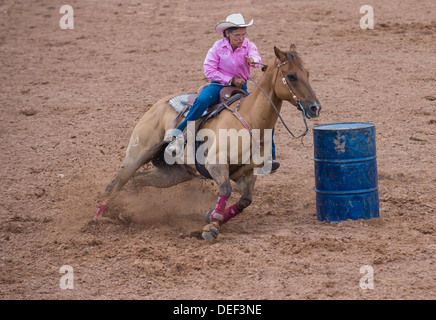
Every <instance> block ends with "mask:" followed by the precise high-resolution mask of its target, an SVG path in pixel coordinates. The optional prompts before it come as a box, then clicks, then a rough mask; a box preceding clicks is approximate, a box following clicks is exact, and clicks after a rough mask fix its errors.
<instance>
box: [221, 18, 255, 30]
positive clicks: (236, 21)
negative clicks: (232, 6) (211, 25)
mask: <svg viewBox="0 0 436 320" xmlns="http://www.w3.org/2000/svg"><path fill="white" fill-rule="evenodd" d="M253 21H254V19H251V21H250V22H249V23H248V24H246V23H245V20H244V17H243V16H242V14H240V13H235V14H231V15H229V16H228V17H227V18H226V21H225V22H221V23H218V24H217V25H216V27H215V30H216V32H218V33H223V31H224V30H226V29H228V28H232V27H237V28H245V27H249V26H251V25H252V24H253Z"/></svg>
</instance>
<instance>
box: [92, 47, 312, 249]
mask: <svg viewBox="0 0 436 320" xmlns="http://www.w3.org/2000/svg"><path fill="white" fill-rule="evenodd" d="M274 53H275V59H274V60H273V61H271V62H270V63H269V64H268V65H267V66H266V70H265V67H264V68H263V70H264V74H263V76H262V78H261V79H260V81H259V83H258V84H257V83H256V85H257V88H254V90H253V92H251V93H250V94H249V95H248V96H246V97H244V98H243V99H242V100H240V101H239V102H234V103H233V104H231V105H229V107H230V108H227V110H226V109H224V110H223V111H222V112H221V113H220V114H219V115H218V116H217V117H215V118H212V119H210V120H208V121H207V122H206V123H204V125H203V127H204V128H206V129H210V130H212V131H214V132H216V133H218V130H219V129H229V130H230V129H243V128H244V126H245V128H247V125H248V126H249V127H250V128H255V129H260V132H261V133H262V132H263V131H265V129H273V128H274V126H275V124H276V122H277V120H278V118H279V117H280V109H281V107H282V102H283V101H284V100H285V101H289V102H290V103H291V104H292V105H294V106H296V107H297V108H298V109H299V110H300V111H301V112H302V114H303V119H304V120H305V119H306V118H308V119H310V118H312V117H318V116H319V113H320V110H321V104H320V102H319V101H318V99H317V97H316V96H315V93H314V92H313V90H312V88H311V86H310V84H309V72H308V71H307V70H306V69H305V68H304V66H303V62H302V60H301V58H300V56H299V54H298V53H297V50H296V47H295V45H291V47H290V51H287V52H282V51H281V50H280V49H278V48H277V47H274ZM171 97H174V95H173V96H170V97H166V98H164V99H162V100H160V101H158V102H157V103H156V104H155V105H153V106H152V107H151V108H150V109H149V110H148V111H147V112H146V113H145V114H144V116H143V117H142V118H141V119H140V120H139V121H138V123H137V124H136V126H135V128H134V130H133V133H132V135H131V138H130V143H129V146H128V148H127V150H126V157H125V159H124V161H123V163H122V165H121V168H120V169H119V171H118V172H117V174H116V176H115V178H114V179H113V180H112V182H111V183H110V184H109V185H108V186H107V188H106V191H105V193H104V199H103V201H102V202H101V205H100V206H99V207H98V210H97V213H96V214H95V216H94V218H98V217H99V216H101V215H103V214H104V212H105V211H106V210H107V206H108V203H109V202H110V200H111V199H113V197H114V196H115V195H116V194H117V192H118V191H120V189H121V188H122V187H123V186H124V185H125V184H126V183H127V182H128V180H129V179H130V178H131V177H133V181H134V183H135V184H138V185H141V186H153V187H158V188H168V187H171V186H174V185H176V184H179V183H182V182H185V181H188V180H191V179H193V178H194V177H200V176H201V175H198V174H197V173H198V170H197V168H196V166H195V165H193V164H179V163H174V164H172V165H169V164H167V163H164V162H163V161H162V155H163V150H164V147H165V145H166V144H163V141H164V137H165V134H166V132H168V130H171V129H172V128H174V127H175V126H174V122H175V119H177V117H178V113H177V111H175V110H174V108H173V107H172V106H171V105H170V104H169V99H170V98H171ZM237 103H238V107H239V108H238V113H236V114H237V117H235V112H232V110H235V109H234V108H235V106H236V104H237ZM280 119H281V117H280ZM198 121H200V120H198ZM244 124H245V125H244ZM286 128H287V127H286ZM306 132H307V125H306ZM215 137H216V139H218V137H219V135H218V134H216V135H215ZM252 144H253V142H252ZM253 147H254V146H251V148H253ZM263 148H264V145H262V144H261V146H260V149H261V150H263ZM238 152H239V156H240V157H241V155H242V153H243V150H241V148H239V150H238ZM223 153H224V158H225V157H227V158H225V159H227V160H228V161H227V162H226V163H222V161H208V160H206V161H205V163H204V168H205V169H206V170H207V172H208V173H209V174H210V177H211V178H212V179H213V180H214V181H215V182H216V183H217V185H218V187H219V196H218V200H217V203H216V206H215V208H214V209H212V210H210V211H208V212H207V213H206V215H205V219H206V221H207V225H206V226H205V227H204V229H203V232H202V236H203V238H204V239H206V240H208V241H213V240H215V239H216V238H217V236H218V233H219V230H220V227H221V226H222V224H223V223H225V222H227V221H228V220H230V219H231V218H233V217H234V216H236V215H237V214H239V213H241V212H242V211H243V210H244V209H245V208H247V207H248V206H249V205H250V204H251V202H252V191H253V188H254V185H255V182H256V178H257V175H256V174H255V173H254V168H256V167H261V166H262V164H257V163H254V161H248V163H244V164H242V165H241V164H233V163H231V162H230V159H229V157H230V155H229V153H228V150H227V148H225V150H219V149H218V150H217V151H216V152H215V156H216V159H218V158H219V157H220V155H221V157H222V154H223ZM221 159H222V158H221ZM150 161H152V163H153V165H154V168H153V169H151V170H149V171H146V172H138V173H136V171H137V170H138V169H139V168H140V167H141V166H143V165H145V164H146V163H148V162H150ZM135 173H136V174H135ZM230 180H232V181H234V182H236V188H237V190H238V192H239V193H240V194H241V197H240V199H239V201H237V202H236V203H235V204H233V205H232V206H230V207H228V208H226V206H227V200H228V199H229V197H230V195H231V193H232V186H231V183H230Z"/></svg>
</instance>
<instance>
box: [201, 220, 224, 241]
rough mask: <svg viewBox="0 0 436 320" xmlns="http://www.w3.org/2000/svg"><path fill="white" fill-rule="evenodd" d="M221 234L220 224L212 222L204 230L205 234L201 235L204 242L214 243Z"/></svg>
mask: <svg viewBox="0 0 436 320" xmlns="http://www.w3.org/2000/svg"><path fill="white" fill-rule="evenodd" d="M219 232H220V225H219V223H218V222H212V223H209V224H208V225H207V226H205V227H204V228H203V233H202V234H201V236H202V237H203V239H204V240H206V241H209V242H212V241H214V240H215V239H216V238H217V237H218V233H219Z"/></svg>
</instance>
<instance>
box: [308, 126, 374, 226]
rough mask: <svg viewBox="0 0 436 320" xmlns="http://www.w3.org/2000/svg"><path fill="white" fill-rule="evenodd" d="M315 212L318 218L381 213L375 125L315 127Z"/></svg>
mask: <svg viewBox="0 0 436 320" xmlns="http://www.w3.org/2000/svg"><path fill="white" fill-rule="evenodd" d="M313 141H314V161H315V188H316V190H315V191H316V216H317V219H318V220H319V221H327V222H331V221H342V220H347V219H352V220H357V219H371V218H377V217H379V196H378V179H377V155H376V147H375V125H374V124H372V123H365V122H347V123H332V124H323V125H318V126H314V127H313Z"/></svg>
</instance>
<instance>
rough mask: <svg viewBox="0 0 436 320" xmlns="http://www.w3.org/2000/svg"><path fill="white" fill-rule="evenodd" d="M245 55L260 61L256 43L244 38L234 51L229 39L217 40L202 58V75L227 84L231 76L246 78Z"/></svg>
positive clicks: (247, 73) (247, 69)
mask: <svg viewBox="0 0 436 320" xmlns="http://www.w3.org/2000/svg"><path fill="white" fill-rule="evenodd" d="M246 56H248V57H251V58H253V59H254V62H258V63H261V62H262V61H261V58H260V55H259V52H258V51H257V47H256V45H255V44H254V43H253V42H250V41H249V40H248V39H245V40H244V43H243V44H242V46H241V47H240V48H237V49H236V50H235V51H234V52H233V49H232V46H231V45H230V42H229V39H227V38H223V39H221V40H218V41H217V42H215V44H214V45H213V46H212V48H210V49H209V51H208V53H207V55H206V58H205V59H204V64H203V68H204V75H205V76H206V78H208V79H209V80H212V81H217V82H219V83H222V84H228V83H229V82H230V80H231V79H232V78H233V77H235V78H242V79H244V80H248V79H249V76H250V66H249V65H248V63H247V61H246V59H245V57H246ZM244 64H245V67H244ZM256 66H260V65H258V64H256Z"/></svg>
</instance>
